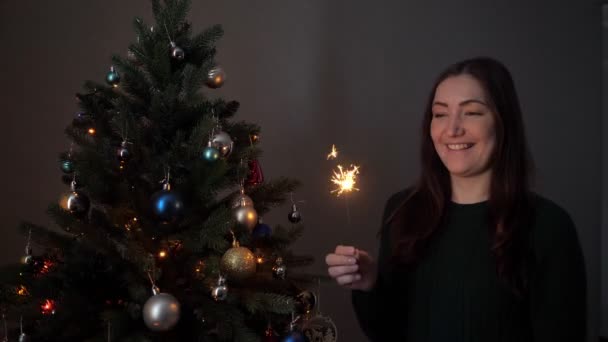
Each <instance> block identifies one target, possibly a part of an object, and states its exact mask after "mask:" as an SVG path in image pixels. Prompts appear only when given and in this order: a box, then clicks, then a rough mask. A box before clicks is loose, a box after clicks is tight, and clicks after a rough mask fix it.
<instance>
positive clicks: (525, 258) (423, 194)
mask: <svg viewBox="0 0 608 342" xmlns="http://www.w3.org/2000/svg"><path fill="white" fill-rule="evenodd" d="M462 74H466V75H470V76H472V77H473V78H475V79H476V80H477V81H478V82H479V83H480V84H481V86H482V87H483V88H484V90H485V92H486V94H487V97H488V100H489V101H490V106H491V107H492V108H493V112H494V113H495V114H496V115H495V127H496V144H495V148H494V151H493V153H492V156H491V158H490V163H491V164H490V168H491V171H492V177H491V184H490V194H489V197H490V198H489V200H488V208H489V210H488V222H489V230H490V234H491V235H490V236H491V237H492V244H491V246H488V247H489V248H490V249H491V251H492V253H493V255H494V257H495V261H496V271H497V274H498V276H499V278H500V279H501V280H502V281H503V282H504V284H505V285H506V286H507V287H508V288H509V289H511V290H512V292H513V293H514V294H515V295H516V296H517V297H522V296H523V295H524V294H525V293H526V292H527V287H528V286H527V283H528V278H527V276H526V274H527V269H528V265H529V257H531V255H530V253H531V251H530V250H529V244H528V243H527V233H528V230H529V226H530V223H531V219H532V217H533V210H534V209H533V203H534V202H533V193H532V191H531V186H532V184H531V183H532V179H533V165H532V164H533V161H532V158H531V155H530V153H529V150H528V147H527V143H526V137H525V131H524V124H523V119H522V113H521V108H520V104H519V99H518V96H517V93H516V91H515V85H514V82H513V79H512V77H511V74H510V72H509V71H508V69H507V68H506V67H505V66H504V65H503V64H502V63H500V62H498V61H497V60H495V59H492V58H489V57H477V58H471V59H467V60H464V61H461V62H458V63H455V64H453V65H451V66H449V67H448V68H447V69H446V70H445V71H443V72H442V73H441V74H440V75H439V76H438V78H437V79H436V81H435V84H434V86H433V88H432V91H431V94H430V96H429V98H428V102H427V104H426V109H425V112H424V117H423V120H422V136H421V138H422V144H421V153H420V158H421V164H422V165H421V173H420V177H419V179H418V181H417V183H416V184H415V185H414V186H413V187H412V188H411V191H410V192H409V195H408V196H407V198H406V200H405V201H404V202H403V203H402V204H401V205H400V206H399V207H398V209H397V210H396V211H395V212H394V213H393V214H392V215H390V216H389V217H388V220H389V221H390V222H388V223H390V227H391V228H392V229H391V232H392V235H393V236H392V238H393V240H392V241H395V242H396V243H394V244H393V247H394V248H393V258H392V260H393V265H395V264H398V265H399V266H404V265H405V266H415V264H416V262H417V261H419V260H420V258H422V257H423V256H424V254H425V252H426V250H427V247H428V244H429V242H430V240H431V239H432V238H433V236H434V235H435V233H436V232H437V231H438V230H439V229H440V228H441V227H442V225H443V224H444V223H445V219H446V208H447V205H448V204H449V201H450V200H451V198H452V190H451V183H450V176H449V172H448V170H447V169H446V167H445V166H444V165H443V163H442V161H441V159H440V158H439V156H438V155H437V152H436V150H435V147H434V145H433V141H432V140H431V136H430V133H429V132H430V125H431V119H432V115H433V113H432V104H433V100H434V97H435V90H436V88H437V86H438V85H439V84H440V83H441V82H442V81H443V80H445V79H446V78H448V77H452V76H458V75H462Z"/></svg>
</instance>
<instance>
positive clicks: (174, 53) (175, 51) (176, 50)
mask: <svg viewBox="0 0 608 342" xmlns="http://www.w3.org/2000/svg"><path fill="white" fill-rule="evenodd" d="M185 56H186V54H185V53H184V50H183V49H182V48H180V47H179V46H177V45H175V43H174V42H171V58H173V59H175V60H178V61H181V60H183V59H184V57H185Z"/></svg>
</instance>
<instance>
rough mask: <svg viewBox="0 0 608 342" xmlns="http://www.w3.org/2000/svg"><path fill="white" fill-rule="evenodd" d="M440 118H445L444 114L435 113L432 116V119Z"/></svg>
mask: <svg viewBox="0 0 608 342" xmlns="http://www.w3.org/2000/svg"><path fill="white" fill-rule="evenodd" d="M442 116H445V114H443V113H435V114H433V117H434V118H440V117H442Z"/></svg>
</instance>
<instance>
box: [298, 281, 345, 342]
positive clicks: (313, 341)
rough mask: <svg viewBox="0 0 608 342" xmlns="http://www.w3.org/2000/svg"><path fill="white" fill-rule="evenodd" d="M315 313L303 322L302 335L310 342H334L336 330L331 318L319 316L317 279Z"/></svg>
mask: <svg viewBox="0 0 608 342" xmlns="http://www.w3.org/2000/svg"><path fill="white" fill-rule="evenodd" d="M317 294H318V295H317V296H316V305H315V308H316V310H315V311H316V313H315V315H314V316H313V317H312V318H308V319H307V320H306V321H305V322H304V327H303V329H302V333H303V334H304V336H306V338H308V340H309V341H310V342H336V341H337V340H338V329H337V328H336V325H335V324H334V322H333V321H332V319H331V318H329V317H327V316H323V315H321V279H317Z"/></svg>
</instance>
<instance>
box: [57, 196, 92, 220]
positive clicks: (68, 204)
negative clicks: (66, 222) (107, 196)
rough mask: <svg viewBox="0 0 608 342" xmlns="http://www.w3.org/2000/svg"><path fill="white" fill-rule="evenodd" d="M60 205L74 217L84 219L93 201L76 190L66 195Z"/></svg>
mask: <svg viewBox="0 0 608 342" xmlns="http://www.w3.org/2000/svg"><path fill="white" fill-rule="evenodd" d="M59 205H60V206H61V208H63V209H64V210H66V211H68V212H70V213H72V215H74V216H76V217H78V218H83V217H85V216H86V215H87V214H88V212H89V208H90V206H91V201H90V200H89V198H88V197H87V195H85V194H84V193H82V192H80V191H76V190H72V191H70V192H67V193H65V194H64V195H63V196H62V197H61V199H60V201H59Z"/></svg>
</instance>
